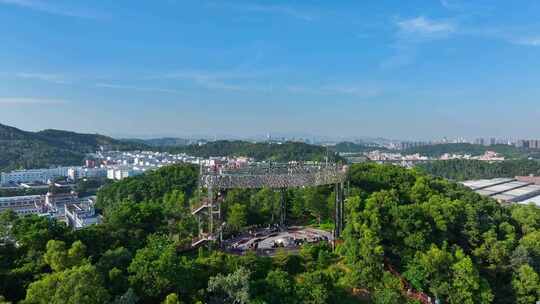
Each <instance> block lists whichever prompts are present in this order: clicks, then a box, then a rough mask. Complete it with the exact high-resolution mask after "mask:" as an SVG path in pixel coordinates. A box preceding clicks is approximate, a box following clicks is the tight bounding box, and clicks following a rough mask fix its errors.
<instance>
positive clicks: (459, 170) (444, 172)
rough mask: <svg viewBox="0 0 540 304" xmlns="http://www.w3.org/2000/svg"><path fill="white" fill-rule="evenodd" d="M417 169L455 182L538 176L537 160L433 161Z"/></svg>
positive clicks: (539, 170)
mask: <svg viewBox="0 0 540 304" xmlns="http://www.w3.org/2000/svg"><path fill="white" fill-rule="evenodd" d="M417 167H418V168H419V169H420V170H422V171H424V172H426V173H428V174H431V175H435V176H439V177H444V178H448V179H452V180H457V181H463V180H471V179H483V178H497V177H515V176H524V175H530V174H534V175H540V161H537V160H506V161H502V162H495V163H489V162H485V161H480V160H466V159H453V160H440V161H433V162H429V163H424V164H420V165H418V166H417Z"/></svg>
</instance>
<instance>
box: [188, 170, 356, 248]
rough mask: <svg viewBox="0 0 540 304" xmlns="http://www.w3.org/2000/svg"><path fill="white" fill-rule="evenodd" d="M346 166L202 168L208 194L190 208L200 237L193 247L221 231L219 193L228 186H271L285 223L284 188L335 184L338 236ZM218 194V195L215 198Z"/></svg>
mask: <svg viewBox="0 0 540 304" xmlns="http://www.w3.org/2000/svg"><path fill="white" fill-rule="evenodd" d="M347 170H348V167H347V166H343V165H338V164H328V163H309V164H306V163H296V162H294V163H293V162H291V163H286V164H283V163H278V164H276V163H256V164H251V165H249V166H247V167H241V168H227V167H223V168H216V167H208V168H202V167H201V172H200V176H199V186H200V187H201V188H204V189H207V193H208V197H207V198H205V199H204V200H203V201H202V203H201V204H200V205H198V206H195V207H194V208H193V209H192V214H193V215H198V218H199V238H198V239H197V240H195V241H194V242H193V246H196V245H198V244H201V243H203V242H205V241H209V240H216V239H217V235H218V234H219V233H220V232H221V228H222V225H221V204H220V200H221V199H222V197H221V192H222V191H226V190H228V189H234V188H240V189H261V188H270V189H276V190H279V191H280V193H281V206H280V210H281V211H280V224H281V225H282V226H284V225H285V221H286V210H287V207H286V201H285V190H286V189H288V188H298V187H315V186H322V185H334V186H335V194H336V202H335V208H336V210H335V229H334V236H335V237H336V238H337V237H339V236H340V234H341V231H342V230H343V225H344V222H343V201H344V183H345V181H346V180H347ZM216 194H217V197H216ZM203 217H206V218H207V221H206V222H207V223H208V229H207V231H204V230H205V229H203V225H202V222H203Z"/></svg>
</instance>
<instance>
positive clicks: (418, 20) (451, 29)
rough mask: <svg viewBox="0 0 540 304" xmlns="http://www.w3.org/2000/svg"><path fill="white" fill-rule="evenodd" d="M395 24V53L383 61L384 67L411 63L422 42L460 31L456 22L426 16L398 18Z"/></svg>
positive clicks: (446, 36) (445, 36) (382, 65)
mask: <svg viewBox="0 0 540 304" xmlns="http://www.w3.org/2000/svg"><path fill="white" fill-rule="evenodd" d="M395 26H396V29H397V31H396V34H395V41H394V43H393V45H392V47H393V48H394V50H395V53H394V54H393V55H392V56H390V57H389V58H387V59H385V60H384V61H383V62H382V63H381V65H380V66H381V68H383V69H388V68H396V67H401V66H406V65H410V64H412V63H414V62H415V59H416V54H417V52H418V48H419V45H420V44H422V43H426V42H430V41H433V40H437V39H443V38H448V37H449V36H451V35H453V34H455V33H457V32H458V26H457V24H456V23H455V22H452V21H450V20H435V19H430V18H426V17H424V16H418V17H415V18H410V19H403V20H397V21H395Z"/></svg>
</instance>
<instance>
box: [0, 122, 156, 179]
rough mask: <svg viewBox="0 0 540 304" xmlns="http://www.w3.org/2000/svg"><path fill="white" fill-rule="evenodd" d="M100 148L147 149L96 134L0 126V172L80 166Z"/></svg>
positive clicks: (139, 145)
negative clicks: (86, 157) (28, 129)
mask: <svg viewBox="0 0 540 304" xmlns="http://www.w3.org/2000/svg"><path fill="white" fill-rule="evenodd" d="M100 146H105V147H107V148H110V149H119V150H135V149H141V148H144V147H146V146H144V145H141V144H136V143H127V142H123V141H119V140H115V139H112V138H110V137H107V136H103V135H98V134H81V133H75V132H69V131H60V130H43V131H39V132H27V131H23V130H19V129H17V128H13V127H9V126H5V125H1V124H0V171H7V170H12V169H18V168H25V169H30V168H48V167H50V166H55V165H81V164H82V161H83V160H84V157H85V155H86V153H90V152H95V151H96V150H97V149H99V147H100Z"/></svg>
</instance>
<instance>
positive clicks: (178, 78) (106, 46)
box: [0, 0, 540, 140]
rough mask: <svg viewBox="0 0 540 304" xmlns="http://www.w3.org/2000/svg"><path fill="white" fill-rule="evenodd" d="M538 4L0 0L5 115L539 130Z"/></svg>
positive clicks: (128, 122)
mask: <svg viewBox="0 0 540 304" xmlns="http://www.w3.org/2000/svg"><path fill="white" fill-rule="evenodd" d="M539 14H540V2H538V1H532V0H529V1H520V2H519V4H518V3H513V2H508V1H487V0H486V1H483V0H479V1H474V2H472V1H464V0H440V1H437V0H433V1H423V0H413V1H407V2H406V3H405V2H403V1H390V0H388V1H361V2H360V1H352V0H345V1H340V2H339V4H337V3H335V2H330V1H320V0H313V1H285V0H275V1H262V0H259V1H239V0H231V1H212V0H189V1H188V0H176V1H173V0H170V1H151V2H132V1H125V0H120V1H114V2H111V1H103V0H99V1H77V2H73V1H67V0H54V1H53V0H51V1H38V0H0V20H2V26H1V27H0V43H1V45H2V48H0V66H1V67H2V68H1V69H0V123H2V124H7V125H12V126H15V127H17V128H21V129H23V130H34V131H35V130H40V129H47V128H55V129H65V130H73V131H77V132H86V133H101V134H106V135H110V136H113V137H144V138H149V137H164V136H168V137H187V136H190V135H195V136H197V135H205V136H207V137H208V136H222V135H227V136H231V137H237V138H247V137H254V136H261V135H263V136H264V134H267V133H271V134H284V135H286V134H289V135H291V136H295V134H297V135H300V134H305V135H306V137H309V136H317V137H325V136H326V137H332V138H353V137H364V136H368V137H384V138H389V139H401V140H430V139H439V138H442V137H444V136H446V137H449V138H450V137H458V136H462V137H464V138H467V139H469V140H473V139H475V138H479V137H483V138H486V139H489V138H490V137H496V138H503V137H511V138H516V139H518V138H523V139H529V138H530V139H534V138H539V137H540V124H537V123H535V122H537V121H539V119H540V107H539V106H538V105H539V99H540V87H539V86H538V80H539V79H540V70H539V69H538V66H540V22H538V18H537V16H538V15H539Z"/></svg>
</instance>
